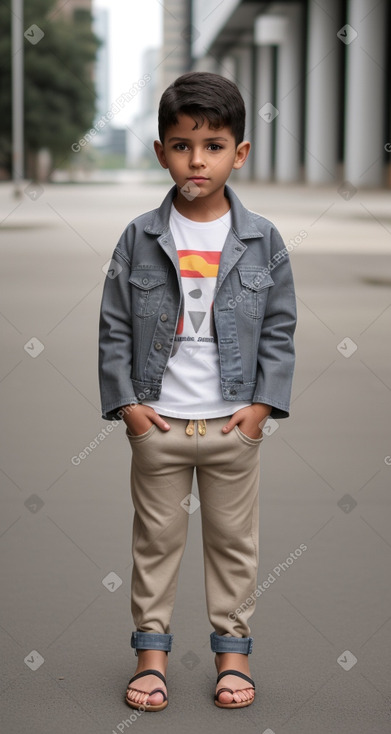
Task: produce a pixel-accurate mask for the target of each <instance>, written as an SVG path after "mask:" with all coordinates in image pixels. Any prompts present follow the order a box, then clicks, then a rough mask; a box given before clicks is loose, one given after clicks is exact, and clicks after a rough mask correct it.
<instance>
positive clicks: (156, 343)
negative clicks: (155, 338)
mask: <svg viewBox="0 0 391 734" xmlns="http://www.w3.org/2000/svg"><path fill="white" fill-rule="evenodd" d="M161 348H162V345H161V344H160V342H155V349H157V350H158V351H159V349H161Z"/></svg>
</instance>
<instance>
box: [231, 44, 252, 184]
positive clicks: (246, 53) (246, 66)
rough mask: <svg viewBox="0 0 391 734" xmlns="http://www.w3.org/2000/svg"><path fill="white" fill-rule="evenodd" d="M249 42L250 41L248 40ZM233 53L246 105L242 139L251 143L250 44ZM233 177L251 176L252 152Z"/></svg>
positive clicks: (244, 177) (243, 179) (244, 179)
mask: <svg viewBox="0 0 391 734" xmlns="http://www.w3.org/2000/svg"><path fill="white" fill-rule="evenodd" d="M250 43H251V41H250ZM234 54H235V56H236V59H237V76H236V79H234V81H235V82H236V84H237V86H238V89H239V91H240V94H241V95H242V97H243V100H244V104H245V106H246V127H245V131H244V139H245V140H249V141H250V143H251V144H253V124H252V119H253V104H254V97H253V93H252V88H253V70H252V46H250V47H245V48H239V49H234ZM235 178H237V179H239V180H241V181H248V180H249V179H251V178H252V154H251V153H250V157H249V158H248V159H247V161H246V163H245V164H244V166H243V168H240V169H239V170H238V171H235Z"/></svg>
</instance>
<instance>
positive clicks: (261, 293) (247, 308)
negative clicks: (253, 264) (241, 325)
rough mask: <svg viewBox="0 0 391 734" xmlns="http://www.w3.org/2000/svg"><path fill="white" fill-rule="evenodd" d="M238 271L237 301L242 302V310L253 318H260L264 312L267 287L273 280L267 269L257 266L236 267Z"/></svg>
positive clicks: (272, 283)
mask: <svg viewBox="0 0 391 734" xmlns="http://www.w3.org/2000/svg"><path fill="white" fill-rule="evenodd" d="M238 271H239V278H240V284H241V291H240V294H239V297H240V301H239V302H241V303H242V304H243V311H244V313H245V314H246V315H247V316H251V317H252V318H253V319H260V318H262V317H263V315H264V313H265V307H266V301H267V297H268V293H269V288H271V287H272V286H273V285H274V281H273V279H272V278H271V277H270V274H269V273H268V272H267V271H265V270H260V269H259V268H254V269H253V268H238ZM239 297H238V299H237V300H239Z"/></svg>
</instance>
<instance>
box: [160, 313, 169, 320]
mask: <svg viewBox="0 0 391 734" xmlns="http://www.w3.org/2000/svg"><path fill="white" fill-rule="evenodd" d="M167 319H168V316H167V314H166V313H162V314H161V316H160V321H167Z"/></svg>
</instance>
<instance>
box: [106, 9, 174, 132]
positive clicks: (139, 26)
mask: <svg viewBox="0 0 391 734" xmlns="http://www.w3.org/2000/svg"><path fill="white" fill-rule="evenodd" d="M93 6H94V7H96V8H107V9H108V11H109V33H110V37H109V44H110V45H109V48H110V50H109V53H110V99H111V102H114V101H115V100H116V99H117V98H118V97H119V96H120V95H121V94H122V93H123V92H124V91H126V90H128V89H129V88H130V87H131V86H132V84H133V83H134V82H137V80H138V79H140V76H142V74H141V55H142V52H143V50H144V49H146V48H149V47H151V46H155V47H156V46H160V44H161V35H162V12H163V11H162V5H161V3H160V2H159V0H93ZM137 109H138V99H137V97H135V98H134V100H132V101H131V102H130V103H129V104H128V105H127V107H126V108H125V109H124V110H123V111H122V112H121V113H119V114H118V115H116V117H115V119H114V120H113V124H114V125H115V126H116V127H117V126H119V125H121V124H123V123H126V122H129V119H130V118H131V117H133V116H134V114H135V113H136V112H137Z"/></svg>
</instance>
